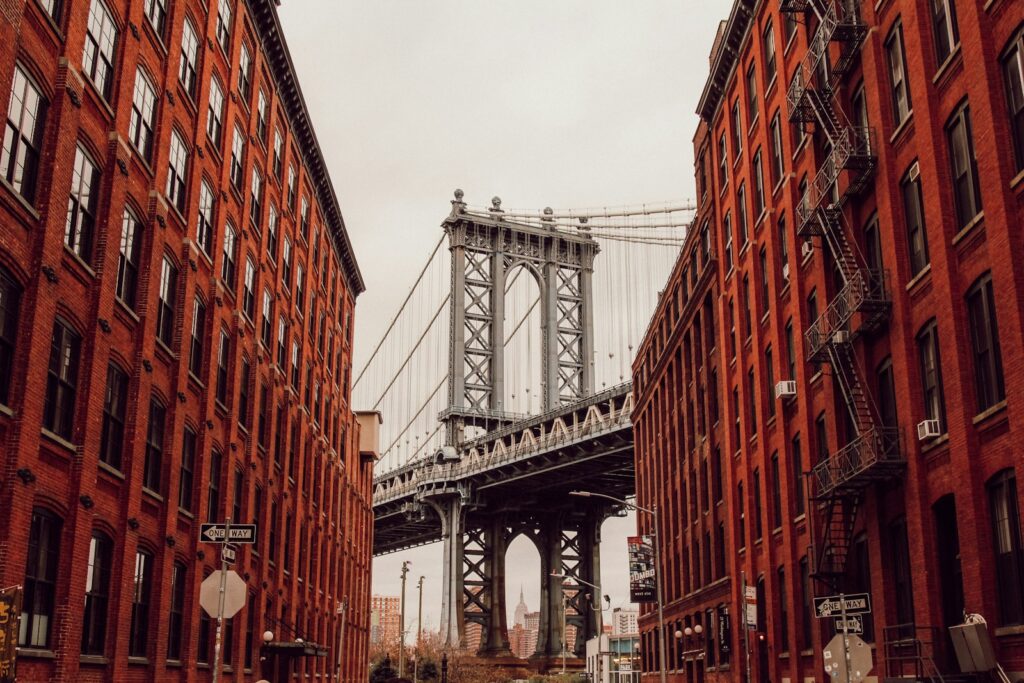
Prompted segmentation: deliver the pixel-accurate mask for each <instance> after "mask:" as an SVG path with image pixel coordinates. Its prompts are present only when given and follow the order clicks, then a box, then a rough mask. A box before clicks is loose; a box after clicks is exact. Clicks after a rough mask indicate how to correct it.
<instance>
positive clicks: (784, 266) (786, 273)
mask: <svg viewBox="0 0 1024 683" xmlns="http://www.w3.org/2000/svg"><path fill="white" fill-rule="evenodd" d="M782 279H783V280H789V264H788V263H783V264H782Z"/></svg>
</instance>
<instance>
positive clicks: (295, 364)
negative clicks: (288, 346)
mask: <svg viewBox="0 0 1024 683" xmlns="http://www.w3.org/2000/svg"><path fill="white" fill-rule="evenodd" d="M301 334H302V333H301V331H300V332H299V333H297V334H296V337H300V336H301ZM300 374H301V368H299V340H298V339H297V338H296V339H293V340H292V389H295V391H298V390H299V375H300Z"/></svg>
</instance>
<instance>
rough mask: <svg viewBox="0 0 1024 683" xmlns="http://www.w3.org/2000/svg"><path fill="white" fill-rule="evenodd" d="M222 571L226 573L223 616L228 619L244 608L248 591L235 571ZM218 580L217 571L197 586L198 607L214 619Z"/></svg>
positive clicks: (218, 598) (218, 589) (217, 596)
mask: <svg viewBox="0 0 1024 683" xmlns="http://www.w3.org/2000/svg"><path fill="white" fill-rule="evenodd" d="M222 571H226V576H225V577H224V613H223V616H224V618H225V619H230V618H231V617H233V616H235V615H236V614H238V612H239V611H240V610H241V609H242V608H243V607H245V599H246V597H247V596H248V591H247V590H246V588H245V581H243V580H242V577H241V576H239V575H238V573H237V572H236V571H235V570H233V569H228V570H222ZM220 579H221V572H219V571H217V572H214V573H212V574H210V575H209V576H207V577H206V579H205V580H204V581H203V583H202V584H201V585H200V586H199V606H200V607H202V608H203V610H205V611H206V613H207V614H209V615H210V616H211V617H213V618H214V619H216V618H217V607H218V606H219V605H220Z"/></svg>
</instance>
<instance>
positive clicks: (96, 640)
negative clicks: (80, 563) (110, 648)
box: [82, 531, 114, 655]
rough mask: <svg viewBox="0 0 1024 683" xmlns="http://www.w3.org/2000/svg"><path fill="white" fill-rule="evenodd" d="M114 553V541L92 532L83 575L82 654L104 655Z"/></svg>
mask: <svg viewBox="0 0 1024 683" xmlns="http://www.w3.org/2000/svg"><path fill="white" fill-rule="evenodd" d="M113 552H114V542H113V541H111V540H110V538H108V537H107V536H106V534H103V533H100V532H98V531H95V532H93V534H92V538H91V539H90V541H89V566H88V568H87V570H86V575H85V615H84V617H83V619H82V654H84V655H103V654H104V648H105V645H106V641H107V606H108V604H109V598H110V565H111V562H112V558H113Z"/></svg>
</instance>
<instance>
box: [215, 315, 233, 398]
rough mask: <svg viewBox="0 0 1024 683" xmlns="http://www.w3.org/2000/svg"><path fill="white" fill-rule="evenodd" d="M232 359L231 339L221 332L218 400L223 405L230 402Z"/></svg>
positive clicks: (218, 349) (218, 355) (218, 360)
mask: <svg viewBox="0 0 1024 683" xmlns="http://www.w3.org/2000/svg"><path fill="white" fill-rule="evenodd" d="M230 357H231V338H230V337H228V335H227V332H224V331H223V330H221V333H220V344H219V345H218V346H217V400H218V401H220V403H221V404H223V405H227V402H228V362H229V360H230Z"/></svg>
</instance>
